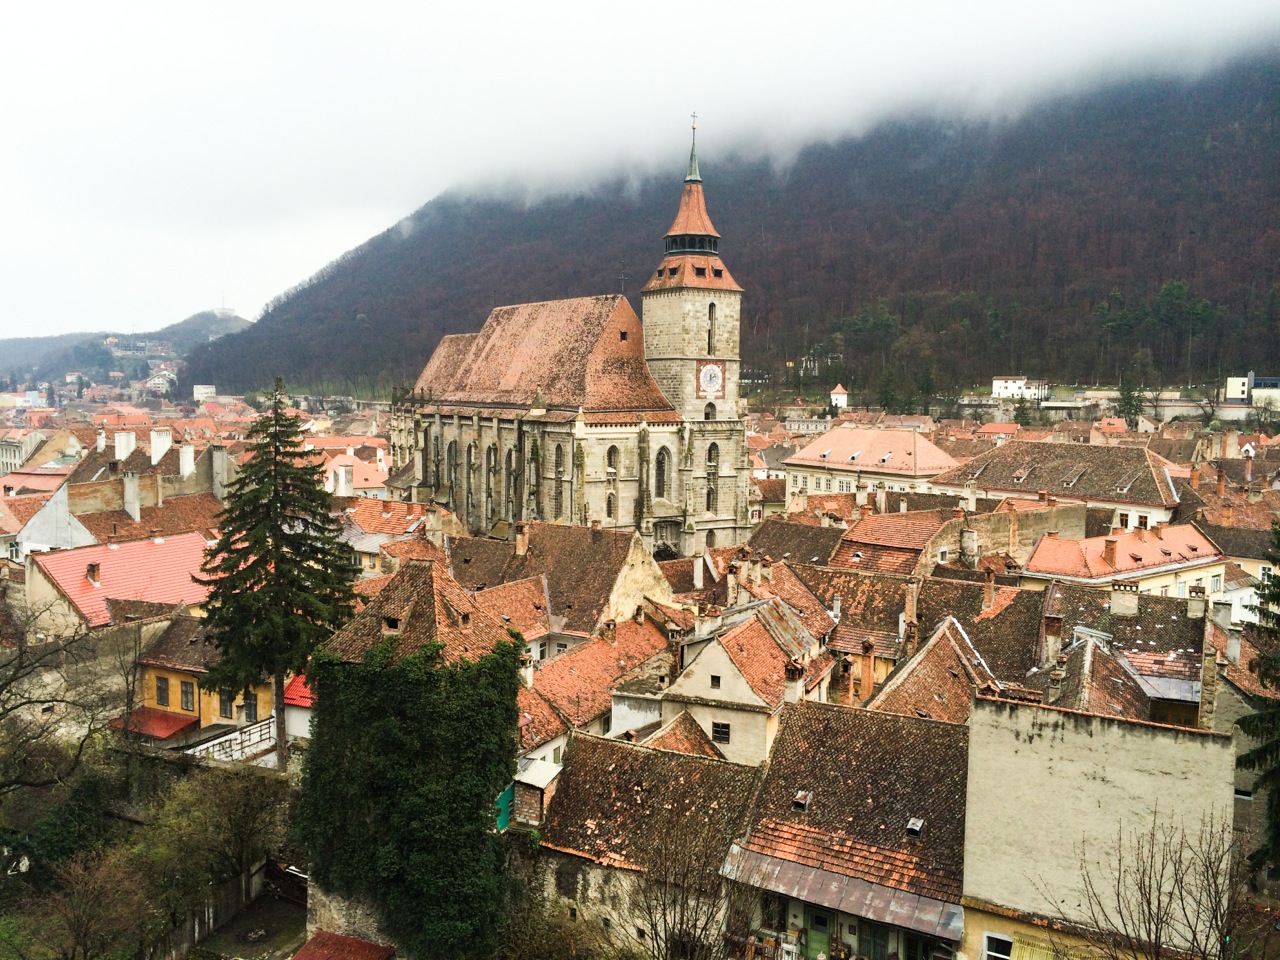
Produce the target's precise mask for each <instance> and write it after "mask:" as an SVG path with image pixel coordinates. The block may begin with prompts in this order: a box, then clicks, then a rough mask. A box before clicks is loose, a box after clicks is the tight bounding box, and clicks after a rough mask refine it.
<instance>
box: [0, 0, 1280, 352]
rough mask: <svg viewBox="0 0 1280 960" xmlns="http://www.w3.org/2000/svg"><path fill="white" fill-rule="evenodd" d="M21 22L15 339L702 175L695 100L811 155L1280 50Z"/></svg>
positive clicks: (24, 12) (1059, 8) (640, 25)
mask: <svg viewBox="0 0 1280 960" xmlns="http://www.w3.org/2000/svg"><path fill="white" fill-rule="evenodd" d="M1051 8H1052V10H1053V12H1052V13H1049V12H1048V11H1049V10H1050V9H1051ZM1042 11H1044V12H1042ZM5 34H6V43H5V44H4V51H3V55H0V91H2V92H0V292H2V294H3V295H2V296H0V337H8V336H28V335H39V334H47V333H61V332H68V331H73V330H86V329H89V330H99V329H114V330H120V331H124V332H129V331H138V332H142V331H145V330H151V329H156V328H158V327H161V326H164V325H165V324H168V323H171V322H174V321H176V320H180V319H182V318H183V317H185V316H188V315H190V314H192V313H195V312H197V311H199V310H202V309H206V308H209V307H214V306H221V305H225V306H228V307H233V308H235V309H236V310H237V311H238V312H239V313H240V314H241V315H242V316H247V317H250V318H254V317H256V316H257V315H258V313H259V311H260V310H261V308H262V305H263V303H264V301H266V300H268V299H270V298H271V297H273V296H275V295H276V294H278V293H280V292H281V291H283V290H284V289H286V288H288V287H290V286H292V285H293V284H294V283H297V282H298V281H300V280H302V279H304V278H305V277H307V276H309V275H310V274H311V273H313V272H314V271H315V270H317V269H319V268H320V267H321V266H323V265H324V264H325V263H326V262H328V261H329V260H331V259H333V258H334V257H336V256H338V255H339V254H341V253H342V252H343V251H344V250H347V249H350V248H351V247H353V246H356V245H357V244H359V243H361V242H362V241H364V240H365V239H366V238H368V237H369V236H371V235H373V234H375V233H377V232H379V231H381V230H382V229H384V228H386V227H387V226H389V225H390V224H392V223H393V222H395V221H396V220H398V219H399V218H400V217H402V216H404V215H405V214H407V213H409V212H411V211H412V210H414V209H415V208H417V207H418V206H420V205H421V204H422V203H424V202H426V201H427V200H429V199H431V197H433V196H435V195H436V194H438V193H440V192H441V191H443V190H446V189H448V188H450V187H453V186H456V185H459V184H464V185H466V184H478V185H498V184H501V185H507V184H511V183H528V184H531V185H533V186H535V187H537V188H540V189H548V188H550V189H559V188H562V187H571V186H573V185H574V184H578V183H582V182H584V181H589V180H590V179H592V178H596V177H599V176H601V175H602V174H606V173H616V172H618V171H619V170H632V171H635V172H646V171H649V170H655V169H660V168H661V169H665V168H672V169H675V170H676V171H677V173H678V172H679V168H680V167H681V164H682V163H683V156H682V155H683V153H684V151H685V150H686V149H687V137H688V123H689V120H688V115H689V113H690V111H691V110H695V109H696V110H697V111H698V114H699V138H700V139H699V143H700V145H701V147H700V151H699V153H700V155H701V156H702V157H703V158H704V161H707V160H713V159H714V155H715V153H716V152H718V151H723V152H725V153H728V152H729V151H730V150H734V149H749V150H750V149H762V150H766V151H769V152H771V153H773V154H775V155H776V156H778V157H779V159H780V161H781V162H785V159H786V157H787V154H788V152H789V151H790V150H792V149H794V147H795V146H796V145H797V144H799V143H802V142H804V141H807V140H810V139H815V138H822V137H834V136H837V135H840V134H845V133H856V132H858V131H860V130H863V129H865V128H866V127H867V126H868V125H869V124H870V123H873V122H874V121H875V120H877V119H879V118H881V117H884V116H886V115H888V114H893V113H897V112H901V111H905V110H919V109H929V110H941V111H946V112H949V113H956V112H958V113H964V114H997V115H1009V114H1012V113H1015V112H1016V111H1017V110H1018V109H1019V108H1020V107H1022V106H1023V105H1025V104H1026V103H1028V102H1032V101H1034V100H1035V99H1037V98H1039V97H1043V96H1045V95H1047V94H1053V93H1058V92H1061V91H1064V90H1069V89H1073V88H1077V87H1080V86H1088V85H1093V84H1097V83H1100V82H1105V81H1107V80H1110V79H1114V78H1118V77H1124V76H1129V75H1134V74H1144V73H1160V74H1195V73H1198V72H1201V71H1203V70H1206V69H1210V68H1212V67H1214V66H1216V65H1219V64H1221V63H1222V62H1224V61H1225V60H1227V59H1229V58H1230V57H1231V56H1233V55H1235V54H1238V53H1241V52H1245V51H1249V50H1260V49H1276V48H1277V46H1280V3H1277V2H1276V0H1225V2H1224V0H1076V2H1073V3H1070V4H1052V5H1050V4H1047V3H1040V2H1036V0H1016V2H994V0H991V2H981V0H978V2H974V0H970V2H964V0H947V2H933V3H929V2H918V0H916V2H913V0H895V2H893V3H886V2H874V0H857V2H849V0H844V2H828V3H825V4H813V5H802V4H787V3H779V2H777V0H774V2H769V3H715V4H713V3H686V4H676V5H671V4H640V3H636V4H625V5H623V4H610V3H601V2H600V0H594V2H590V3H586V2H584V3H557V2H543V3H529V2H523V3H510V4H505V3H479V2H474V3H471V4H448V5H446V4H423V3H421V2H418V3H413V4H408V3H405V4H397V3H377V2H374V3H369V4H359V5H357V4H353V3H329V2H324V0H319V2H317V0H312V2H308V3H287V2H272V3H262V2H260V0H258V2H253V3H239V2H223V3H219V4H216V5H215V4H193V3H173V2H171V0H166V2H157V3H152V4H144V3H133V2H128V0H118V2H113V3H99V2H94V3H61V4H57V3H54V4H45V3H28V4H20V5H11V6H10V7H9V9H8V10H7V12H6V15H5ZM707 165H708V166H711V164H707ZM2 359H3V358H2V357H0V361H2Z"/></svg>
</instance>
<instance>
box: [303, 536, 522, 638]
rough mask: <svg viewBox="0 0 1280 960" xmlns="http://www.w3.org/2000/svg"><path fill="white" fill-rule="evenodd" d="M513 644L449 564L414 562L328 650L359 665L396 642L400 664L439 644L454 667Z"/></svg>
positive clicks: (401, 570)
mask: <svg viewBox="0 0 1280 960" xmlns="http://www.w3.org/2000/svg"><path fill="white" fill-rule="evenodd" d="M509 639H510V638H509V637H508V635H507V631H506V628H505V627H504V626H503V625H502V624H501V623H499V622H498V621H497V620H495V619H494V618H493V617H491V616H490V615H489V614H488V613H486V612H485V611H484V610H482V609H481V608H480V607H479V606H478V605H477V604H476V602H475V600H474V599H472V597H471V595H470V594H469V593H467V591H466V590H464V589H462V587H461V586H459V585H458V582H457V581H456V580H454V579H453V577H451V576H449V573H448V571H447V570H445V569H444V564H442V563H438V562H435V561H430V560H411V561H409V562H408V563H406V564H405V565H404V566H403V567H401V568H400V570H399V572H397V573H396V574H395V576H393V577H392V578H391V581H390V582H389V583H388V584H387V585H386V586H384V587H383V588H382V589H381V590H380V591H379V592H378V594H377V595H376V596H375V597H373V599H372V600H370V601H369V604H368V606H366V607H365V608H364V609H363V610H361V611H360V612H359V613H357V614H356V615H355V618H354V619H352V621H351V622H350V623H348V624H347V625H346V626H345V627H343V628H342V629H341V630H339V631H338V632H337V633H335V634H334V635H333V636H332V637H330V638H329V640H328V641H327V642H326V643H325V648H326V649H327V650H329V651H330V652H331V653H333V654H335V655H336V656H338V657H341V658H342V659H343V660H345V661H346V662H348V663H358V662H360V661H361V660H362V659H363V658H364V655H365V654H366V653H368V652H369V651H370V650H372V649H373V648H374V647H375V646H378V645H380V644H383V643H386V642H387V641H394V643H395V645H396V646H395V656H396V657H397V658H399V657H407V656H411V655H412V654H415V653H418V652H420V651H422V650H424V649H426V648H429V647H432V646H434V645H435V644H440V646H441V650H440V659H441V661H443V662H444V663H452V662H455V661H457V660H463V659H466V660H478V659H479V658H480V657H482V656H484V655H485V654H487V653H490V652H492V650H493V649H494V647H495V646H496V645H497V644H499V643H506V642H508V641H509Z"/></svg>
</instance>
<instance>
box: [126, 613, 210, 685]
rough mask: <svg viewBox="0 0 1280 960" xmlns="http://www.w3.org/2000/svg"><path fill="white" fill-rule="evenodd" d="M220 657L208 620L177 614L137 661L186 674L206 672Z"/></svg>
mask: <svg viewBox="0 0 1280 960" xmlns="http://www.w3.org/2000/svg"><path fill="white" fill-rule="evenodd" d="M220 659H221V654H220V653H219V652H218V647H217V645H216V644H215V643H214V642H213V638H212V637H211V636H210V635H209V631H208V629H207V621H206V620H205V619H204V618H203V617H191V616H177V617H174V618H173V619H172V620H171V621H170V623H169V626H168V627H166V628H165V631H164V632H163V633H162V634H160V636H158V637H156V638H155V640H153V641H152V642H151V643H150V644H149V645H148V646H147V648H146V650H144V651H143V653H142V655H141V656H140V657H138V662H139V663H147V664H151V665H152V666H157V667H165V668H167V669H170V670H182V671H185V672H187V673H207V672H208V670H209V668H210V667H211V666H213V665H214V664H215V663H217V662H218V661H219V660H220Z"/></svg>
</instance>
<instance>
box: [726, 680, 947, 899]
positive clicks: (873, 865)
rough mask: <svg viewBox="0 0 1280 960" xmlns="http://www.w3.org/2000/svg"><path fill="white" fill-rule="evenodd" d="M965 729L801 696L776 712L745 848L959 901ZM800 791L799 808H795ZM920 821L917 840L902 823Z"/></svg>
mask: <svg viewBox="0 0 1280 960" xmlns="http://www.w3.org/2000/svg"><path fill="white" fill-rule="evenodd" d="M968 744H969V731H968V729H967V728H966V727H965V726H962V725H959V724H951V723H940V722H937V721H933V720H926V719H922V718H919V717H905V716H898V715H895V714H892V713H882V712H879V711H874V710H861V709H853V708H849V707H839V706H834V705H830V704H819V703H810V702H805V701H801V702H800V703H795V704H790V705H788V706H787V707H786V709H785V711H784V713H783V720H782V726H781V729H780V731H779V733H778V737H777V739H776V740H775V741H774V745H773V751H772V754H771V756H770V760H769V764H768V768H767V773H766V774H765V778H764V783H763V784H762V786H761V789H760V794H759V799H758V801H757V803H756V806H755V809H754V811H753V812H752V816H751V827H750V834H749V836H748V838H747V840H746V842H745V843H744V844H743V846H744V847H745V848H746V849H748V850H753V851H756V852H758V853H763V854H766V855H769V856H774V857H779V858H781V859H784V860H790V861H792V862H794V863H800V864H804V865H806V866H812V867H818V868H820V869H823V870H827V871H830V872H832V873H838V874H841V875H844V876H849V877H857V878H859V879H862V880H866V881H868V882H871V883H877V884H881V885H883V886H886V887H891V888H894V889H897V890H904V891H908V892H911V893H916V894H919V895H921V896H927V897H932V898H934V899H938V900H945V901H948V902H951V903H958V902H959V901H960V893H961V879H962V874H963V867H964V821H965V786H966V776H967V767H968ZM801 794H808V795H809V802H808V809H807V810H803V809H797V808H796V800H797V797H798V796H799V795H801ZM914 818H919V819H920V820H922V821H923V824H922V826H921V831H920V837H919V839H913V838H910V837H908V836H907V825H908V822H909V821H911V820H912V819H914Z"/></svg>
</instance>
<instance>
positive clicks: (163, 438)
mask: <svg viewBox="0 0 1280 960" xmlns="http://www.w3.org/2000/svg"><path fill="white" fill-rule="evenodd" d="M172 446H173V431H172V430H152V431H151V465H152V466H153V467H154V466H155V465H156V464H157V463H159V462H160V460H161V458H162V457H164V455H165V454H166V453H168V452H169V448H170V447H172Z"/></svg>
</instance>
